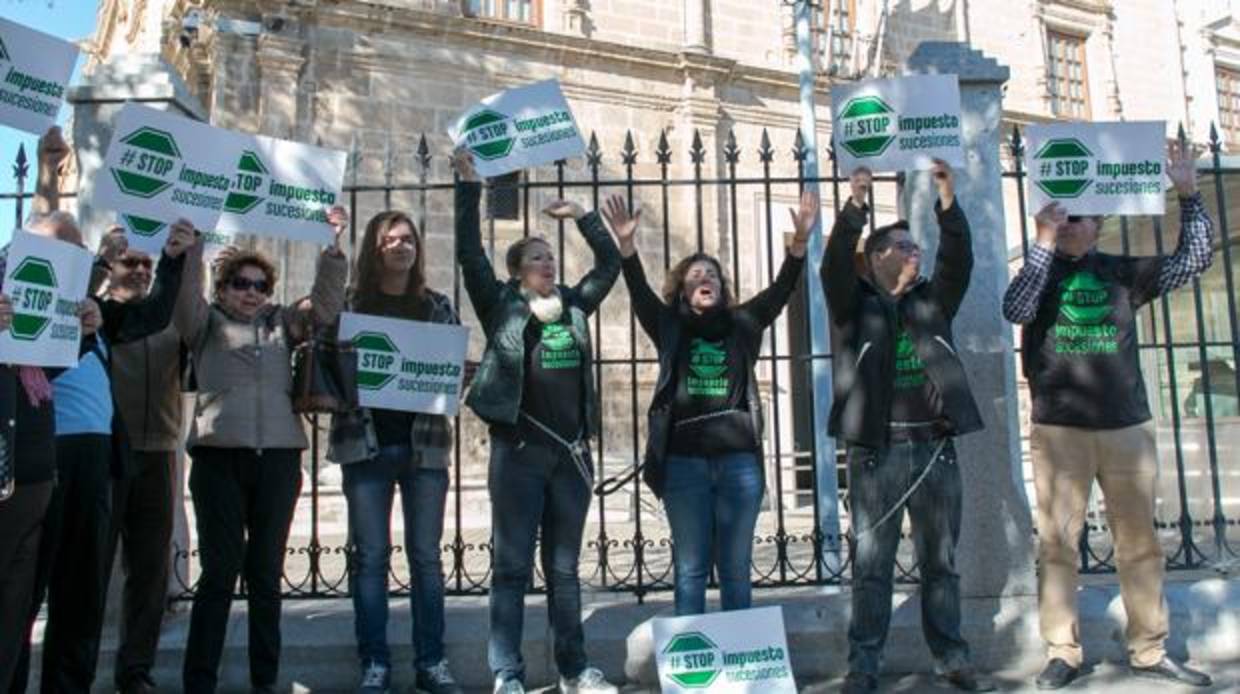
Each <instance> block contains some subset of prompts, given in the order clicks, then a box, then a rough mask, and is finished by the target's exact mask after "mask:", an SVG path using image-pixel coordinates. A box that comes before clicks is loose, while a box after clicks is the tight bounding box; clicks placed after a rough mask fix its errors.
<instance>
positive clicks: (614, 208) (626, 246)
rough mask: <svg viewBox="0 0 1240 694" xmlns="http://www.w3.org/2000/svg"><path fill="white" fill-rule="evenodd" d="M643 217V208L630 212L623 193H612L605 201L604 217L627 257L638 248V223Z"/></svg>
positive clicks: (617, 243)
mask: <svg viewBox="0 0 1240 694" xmlns="http://www.w3.org/2000/svg"><path fill="white" fill-rule="evenodd" d="M641 218H642V211H641V208H638V209H637V211H636V212H634V213H633V214H629V206H628V205H627V204H625V201H624V196H623V195H610V196H608V197H607V199H606V200H605V201H603V219H606V220H607V225H608V226H610V227H611V233H612V235H613V236H615V237H616V245H617V246H619V247H620V255H623V256H624V257H626V258H627V257H629V256H631V255H633V252H634V251H635V250H636V240H637V225H638V223H640V222H641Z"/></svg>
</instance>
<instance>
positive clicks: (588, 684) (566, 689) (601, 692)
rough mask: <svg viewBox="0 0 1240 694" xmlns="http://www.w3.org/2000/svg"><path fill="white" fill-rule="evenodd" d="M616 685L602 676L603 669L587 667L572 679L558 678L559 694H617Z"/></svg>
mask: <svg viewBox="0 0 1240 694" xmlns="http://www.w3.org/2000/svg"><path fill="white" fill-rule="evenodd" d="M619 691H620V690H619V689H617V688H616V685H614V684H612V683H611V682H608V681H607V679H606V678H604V677H603V671H602V670H599V669H598V668H594V667H588V668H586V669H584V670H582V671H581V674H580V675H577V676H576V677H574V678H572V679H564V678H563V677H561V678H560V694H617V692H619Z"/></svg>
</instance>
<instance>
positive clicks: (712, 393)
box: [686, 337, 728, 398]
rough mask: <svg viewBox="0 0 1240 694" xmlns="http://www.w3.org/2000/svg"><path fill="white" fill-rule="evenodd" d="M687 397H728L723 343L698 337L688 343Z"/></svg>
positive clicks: (726, 357) (726, 351)
mask: <svg viewBox="0 0 1240 694" xmlns="http://www.w3.org/2000/svg"><path fill="white" fill-rule="evenodd" d="M686 385H687V386H688V390H689V395H695V396H698V397H707V398H722V397H727V395H728V350H727V348H726V347H724V344H723V341H722V340H719V341H717V342H711V341H709V340H703V339H702V338H700V337H695V338H693V341H692V342H690V343H689V376H688V380H687V383H686Z"/></svg>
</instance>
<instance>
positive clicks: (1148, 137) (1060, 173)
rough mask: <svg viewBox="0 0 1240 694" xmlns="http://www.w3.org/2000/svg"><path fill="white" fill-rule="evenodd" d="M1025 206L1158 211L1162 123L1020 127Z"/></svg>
mask: <svg viewBox="0 0 1240 694" xmlns="http://www.w3.org/2000/svg"><path fill="white" fill-rule="evenodd" d="M1025 133H1026V135H1027V138H1026V139H1027V147H1026V150H1025V168H1026V170H1027V171H1028V174H1029V209H1031V210H1034V211H1037V210H1040V209H1042V207H1044V206H1045V205H1046V204H1047V203H1050V202H1057V203H1059V204H1060V205H1063V206H1064V207H1065V208H1066V209H1067V210H1068V212H1069V214H1083V215H1088V214H1120V215H1144V214H1155V215H1161V214H1162V213H1163V212H1164V210H1165V209H1166V196H1164V195H1163V176H1164V171H1163V168H1164V165H1165V161H1166V137H1165V133H1166V123H1164V122H1162V121H1144V122H1138V121H1134V122H1123V123H1120V122H1111V123H1053V124H1046V125H1031V126H1029V128H1028V129H1026V131H1025Z"/></svg>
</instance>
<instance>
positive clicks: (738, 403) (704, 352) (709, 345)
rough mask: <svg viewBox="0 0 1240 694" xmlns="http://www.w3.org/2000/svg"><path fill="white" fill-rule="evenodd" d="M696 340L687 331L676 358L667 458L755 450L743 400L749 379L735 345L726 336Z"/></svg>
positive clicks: (738, 348) (737, 346)
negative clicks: (668, 455)
mask: <svg viewBox="0 0 1240 694" xmlns="http://www.w3.org/2000/svg"><path fill="white" fill-rule="evenodd" d="M710 337H712V336H705V337H703V336H698V335H694V334H693V333H692V332H689V331H686V333H685V335H684V338H683V339H682V340H681V343H680V351H679V354H677V355H676V396H675V399H673V401H672V435H671V438H670V440H669V442H668V452H670V453H673V454H678V455H695V456H713V455H722V454H725V453H735V452H737V451H753V450H755V449H756V448H757V443H756V436H755V434H754V431H753V422H752V421H751V419H750V415H749V410H748V407H747V403H746V399H745V391H746V388H747V387H748V380H747V379H748V378H749V374H748V373H747V370H746V368H745V359H744V357H743V356H742V355H741V353H740V351H739V350H740V345H738V344H737V342H736V339H735V338H734V336H733V335H732V334H731V332H729V333H728V334H727V335H723V336H713V337H717V339H710Z"/></svg>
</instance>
